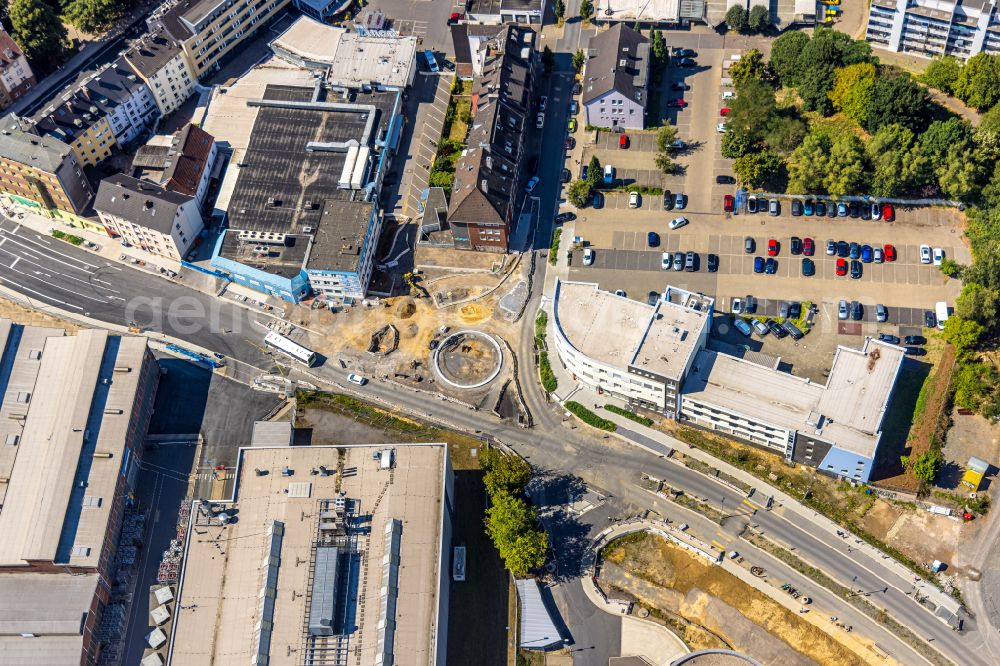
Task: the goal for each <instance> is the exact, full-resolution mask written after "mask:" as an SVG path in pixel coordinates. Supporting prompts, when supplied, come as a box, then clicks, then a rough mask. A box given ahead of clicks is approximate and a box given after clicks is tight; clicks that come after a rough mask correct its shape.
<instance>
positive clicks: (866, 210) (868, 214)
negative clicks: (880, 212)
mask: <svg viewBox="0 0 1000 666" xmlns="http://www.w3.org/2000/svg"><path fill="white" fill-rule="evenodd" d="M858 207H859V208H860V209H861V219H862V220H870V219H872V207H871V206H864V205H860V206H858Z"/></svg>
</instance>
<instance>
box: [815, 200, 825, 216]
mask: <svg viewBox="0 0 1000 666" xmlns="http://www.w3.org/2000/svg"><path fill="white" fill-rule="evenodd" d="M824 215H826V204H825V203H824V202H822V201H817V202H816V217H823V216H824Z"/></svg>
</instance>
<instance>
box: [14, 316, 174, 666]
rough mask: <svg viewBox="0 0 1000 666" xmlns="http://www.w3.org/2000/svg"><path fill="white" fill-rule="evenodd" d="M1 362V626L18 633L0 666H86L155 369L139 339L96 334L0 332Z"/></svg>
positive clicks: (96, 646) (113, 567)
mask: <svg viewBox="0 0 1000 666" xmlns="http://www.w3.org/2000/svg"><path fill="white" fill-rule="evenodd" d="M0 350H2V355H0V390H2V392H0V396H2V402H0V416H2V417H3V418H2V419H0V440H2V441H3V446H2V449H3V450H2V452H0V478H2V479H3V483H0V493H2V494H0V501H2V504H0V531H2V533H3V535H4V538H3V539H0V590H2V592H0V595H2V596H0V598H3V599H4V602H3V604H2V605H3V611H4V613H5V614H6V618H4V617H2V616H0V625H6V626H8V627H10V626H15V625H16V626H17V628H18V629H19V630H18V631H17V636H16V638H14V637H13V636H11V635H8V634H7V633H6V631H0V661H3V662H4V663H46V664H74V665H75V664H80V663H84V664H89V663H92V662H94V661H95V660H96V658H97V656H98V654H99V653H100V651H101V649H102V645H101V641H102V640H103V639H102V638H101V637H102V636H106V635H107V634H106V633H104V632H101V631H100V628H101V623H102V620H103V614H104V608H105V606H106V605H107V604H108V603H111V602H114V601H115V600H116V597H115V593H114V591H113V586H114V585H113V584H114V580H115V578H116V575H117V567H118V566H119V565H118V564H117V562H116V558H115V555H116V553H117V551H118V537H119V533H120V531H121V527H122V523H123V516H124V514H125V513H126V505H127V504H128V495H129V493H130V492H131V491H132V490H133V488H134V484H135V478H136V475H137V473H138V458H139V455H140V452H141V445H142V440H143V438H144V437H145V435H146V428H147V427H148V424H149V419H150V417H151V415H152V409H153V401H154V399H155V396H156V387H157V383H158V381H159V368H158V366H157V364H156V362H155V360H154V359H153V357H152V354H151V353H150V352H149V349H148V347H147V344H146V338H142V337H119V336H116V335H111V334H109V333H108V331H104V330H99V329H88V330H83V331H80V332H79V333H77V334H76V335H73V336H66V335H65V334H64V331H62V330H61V329H51V328H37V327H31V326H20V325H18V324H14V323H12V322H11V321H10V320H0ZM38 574H44V575H43V576H39V575H38ZM14 590H21V591H22V592H28V591H31V593H32V594H31V595H30V596H23V595H21V594H15V593H13V591H14ZM8 592H10V593H11V594H8ZM117 602H118V603H122V602H121V600H120V599H119V600H118V601H117ZM19 654H31V655H32V658H31V659H29V660H28V661H26V662H25V661H21V660H19V659H17V658H16V655H19ZM7 657H11V658H10V659H8V658H7Z"/></svg>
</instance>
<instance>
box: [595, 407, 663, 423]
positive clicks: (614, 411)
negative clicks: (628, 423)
mask: <svg viewBox="0 0 1000 666" xmlns="http://www.w3.org/2000/svg"><path fill="white" fill-rule="evenodd" d="M604 409H606V410H608V411H609V412H611V413H612V414H618V415H619V416H624V417H625V418H627V419H632V420H633V421H635V422H636V423H641V424H642V425H644V426H646V427H647V428H648V427H650V426H651V425H653V423H654V421H653V419H650V418H646V417H645V416H639V415H638V414H633V413H632V412H630V411H628V410H627V409H622V408H621V407H619V406H618V405H610V404H609V405H604Z"/></svg>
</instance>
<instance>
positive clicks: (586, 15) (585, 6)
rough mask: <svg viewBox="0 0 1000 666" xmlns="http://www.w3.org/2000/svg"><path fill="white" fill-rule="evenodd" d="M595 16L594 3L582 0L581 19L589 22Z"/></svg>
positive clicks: (589, 0)
mask: <svg viewBox="0 0 1000 666" xmlns="http://www.w3.org/2000/svg"><path fill="white" fill-rule="evenodd" d="M593 15H594V3H593V2H591V0H580V18H582V19H583V20H584V21H589V20H590V18H591V17H592V16H593Z"/></svg>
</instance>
